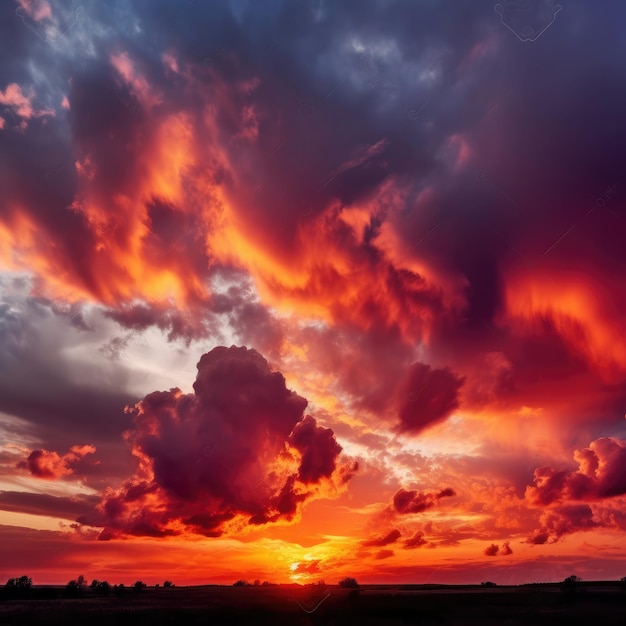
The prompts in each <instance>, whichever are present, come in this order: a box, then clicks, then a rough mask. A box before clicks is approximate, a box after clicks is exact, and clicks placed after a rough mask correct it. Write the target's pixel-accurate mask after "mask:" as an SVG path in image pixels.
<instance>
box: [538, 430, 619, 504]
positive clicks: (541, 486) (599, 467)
mask: <svg viewBox="0 0 626 626" xmlns="http://www.w3.org/2000/svg"><path fill="white" fill-rule="evenodd" d="M574 458H575V459H576V461H578V469H577V470H576V471H570V470H556V469H554V468H552V467H541V468H539V469H537V470H536V471H535V476H534V483H535V484H534V486H529V487H528V488H527V490H526V497H527V498H528V500H529V501H530V502H531V503H532V504H533V505H535V506H546V505H549V504H552V503H553V502H561V501H566V500H586V501H588V500H591V501H593V500H598V499H602V498H611V497H613V496H620V495H624V494H626V441H622V440H619V439H615V438H613V437H602V438H601V439H596V440H595V441H592V442H591V443H590V444H589V447H588V448H584V449H582V450H577V451H576V453H575V454H574Z"/></svg>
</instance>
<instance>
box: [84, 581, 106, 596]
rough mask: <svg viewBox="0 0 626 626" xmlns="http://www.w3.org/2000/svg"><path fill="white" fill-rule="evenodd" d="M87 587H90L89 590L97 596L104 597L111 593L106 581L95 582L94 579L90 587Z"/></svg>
mask: <svg viewBox="0 0 626 626" xmlns="http://www.w3.org/2000/svg"><path fill="white" fill-rule="evenodd" d="M89 586H90V587H91V590H92V591H93V592H94V593H97V594H98V595H102V596H105V595H106V594H107V593H110V591H111V585H110V583H108V582H107V581H106V580H97V579H96V578H94V579H93V580H92V581H91V585H89Z"/></svg>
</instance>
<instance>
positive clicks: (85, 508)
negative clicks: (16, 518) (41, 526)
mask: <svg viewBox="0 0 626 626" xmlns="http://www.w3.org/2000/svg"><path fill="white" fill-rule="evenodd" d="M99 500H100V498H99V497H98V496H86V495H79V496H72V497H67V496H53V495H50V494H45V493H30V492H25V491H0V509H2V510H3V511H11V512H14V513H28V514H30V515H42V516H44V517H53V518H59V517H60V518H63V519H68V520H75V519H76V518H77V517H79V516H80V515H85V514H88V513H89V512H90V511H92V510H93V507H94V506H95V505H96V504H97V503H98V501H99Z"/></svg>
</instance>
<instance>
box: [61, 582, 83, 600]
mask: <svg viewBox="0 0 626 626" xmlns="http://www.w3.org/2000/svg"><path fill="white" fill-rule="evenodd" d="M82 592H83V585H81V584H79V582H78V580H70V582H68V583H67V585H65V593H64V595H65V596H67V597H68V598H77V597H78V596H80V595H81V594H82Z"/></svg>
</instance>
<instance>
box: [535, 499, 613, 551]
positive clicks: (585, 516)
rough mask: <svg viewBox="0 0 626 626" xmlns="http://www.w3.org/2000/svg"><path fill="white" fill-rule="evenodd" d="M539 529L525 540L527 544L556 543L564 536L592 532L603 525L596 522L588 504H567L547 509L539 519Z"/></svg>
mask: <svg viewBox="0 0 626 626" xmlns="http://www.w3.org/2000/svg"><path fill="white" fill-rule="evenodd" d="M540 523H541V527H540V528H538V529H537V530H535V531H534V532H533V533H532V534H531V535H529V537H528V538H527V539H526V542H527V543H531V544H539V545H541V544H545V543H556V542H557V541H559V539H561V538H562V537H564V536H565V535H570V534H572V533H575V532H579V531H586V530H593V529H594V528H599V527H601V526H603V525H604V524H603V523H602V522H601V521H598V520H596V518H595V517H594V513H593V510H592V508H591V507H590V506H589V505H588V504H568V505H563V506H557V507H551V508H549V509H547V510H546V511H545V512H544V513H543V514H542V515H541V519H540Z"/></svg>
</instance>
